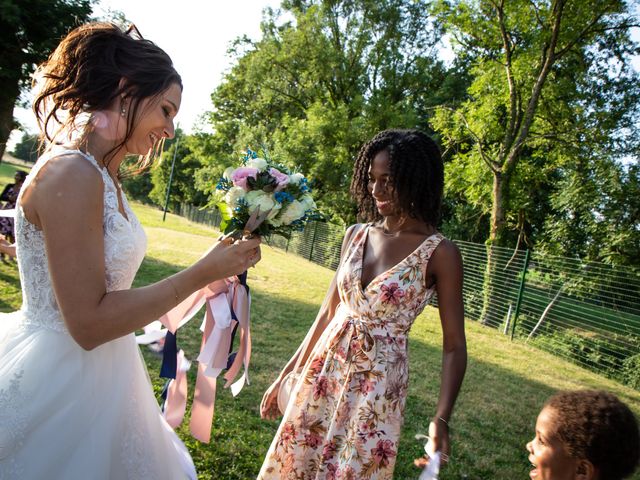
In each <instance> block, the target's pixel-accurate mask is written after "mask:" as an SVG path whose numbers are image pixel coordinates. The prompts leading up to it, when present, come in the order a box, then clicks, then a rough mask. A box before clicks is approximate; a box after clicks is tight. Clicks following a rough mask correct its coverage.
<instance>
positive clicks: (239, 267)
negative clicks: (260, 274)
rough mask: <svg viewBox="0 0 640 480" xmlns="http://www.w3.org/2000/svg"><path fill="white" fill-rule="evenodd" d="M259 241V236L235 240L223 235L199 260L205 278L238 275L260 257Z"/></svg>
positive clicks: (217, 278) (253, 264)
mask: <svg viewBox="0 0 640 480" xmlns="http://www.w3.org/2000/svg"><path fill="white" fill-rule="evenodd" d="M260 241H261V240H260V237H252V238H246V239H244V238H243V239H240V240H237V241H235V242H234V241H233V239H232V238H230V237H223V238H222V239H221V240H220V241H218V243H216V244H215V245H214V246H213V247H212V248H210V249H209V251H207V253H205V254H204V256H203V257H202V259H201V260H200V263H201V265H202V267H203V268H204V270H205V274H204V275H205V276H206V278H207V280H209V281H212V280H219V279H222V278H227V277H231V276H233V275H239V274H241V273H243V272H245V271H246V270H247V269H248V268H249V267H253V266H255V264H256V263H258V262H259V261H260V259H261V258H262V255H261V252H260Z"/></svg>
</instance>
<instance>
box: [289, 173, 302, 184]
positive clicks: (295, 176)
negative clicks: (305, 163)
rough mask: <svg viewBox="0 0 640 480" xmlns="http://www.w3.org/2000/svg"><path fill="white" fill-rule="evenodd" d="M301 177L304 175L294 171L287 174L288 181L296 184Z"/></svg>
mask: <svg viewBox="0 0 640 480" xmlns="http://www.w3.org/2000/svg"><path fill="white" fill-rule="evenodd" d="M303 178H304V175H302V174H301V173H294V174H293V175H291V176H289V183H291V184H293V185H298V184H299V183H300V181H301V180H302V179H303Z"/></svg>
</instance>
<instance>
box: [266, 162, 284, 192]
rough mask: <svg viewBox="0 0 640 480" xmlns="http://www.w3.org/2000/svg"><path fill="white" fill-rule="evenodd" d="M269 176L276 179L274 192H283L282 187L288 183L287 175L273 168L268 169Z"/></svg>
mask: <svg viewBox="0 0 640 480" xmlns="http://www.w3.org/2000/svg"><path fill="white" fill-rule="evenodd" d="M269 174H270V175H271V176H272V177H273V178H275V179H276V182H278V186H277V187H276V192H279V191H281V190H284V187H286V186H287V184H288V183H289V175H287V174H286V173H282V172H281V171H280V170H277V169H275V168H270V169H269Z"/></svg>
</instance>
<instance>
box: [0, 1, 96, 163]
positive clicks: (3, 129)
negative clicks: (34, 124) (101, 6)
mask: <svg viewBox="0 0 640 480" xmlns="http://www.w3.org/2000/svg"><path fill="white" fill-rule="evenodd" d="M93 1H94V0H0V44H1V45H2V51H1V53H0V159H1V158H2V155H3V154H4V149H5V147H6V143H7V140H8V138H9V134H10V133H11V130H13V128H14V127H15V126H16V124H15V121H14V119H13V108H14V106H15V104H16V101H17V100H18V98H19V96H20V92H21V91H22V90H23V89H24V88H25V87H27V85H28V83H29V80H30V75H31V74H32V73H33V72H34V70H35V67H36V65H37V64H39V63H41V62H43V61H44V60H45V59H46V58H47V57H48V56H49V54H50V53H51V51H52V50H53V49H54V48H55V47H56V45H57V44H58V43H59V42H60V39H61V38H62V37H63V36H64V35H65V34H66V33H67V32H68V31H69V30H70V29H71V28H73V27H75V26H77V25H79V24H81V23H83V22H86V21H87V20H89V17H90V15H91V8H92V7H91V4H92V3H93Z"/></svg>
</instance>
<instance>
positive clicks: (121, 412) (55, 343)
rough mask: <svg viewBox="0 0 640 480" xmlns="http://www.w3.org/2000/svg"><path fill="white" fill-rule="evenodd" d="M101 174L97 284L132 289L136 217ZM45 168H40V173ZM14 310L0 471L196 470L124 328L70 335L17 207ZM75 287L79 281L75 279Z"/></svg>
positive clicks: (37, 474)
mask: <svg viewBox="0 0 640 480" xmlns="http://www.w3.org/2000/svg"><path fill="white" fill-rule="evenodd" d="M69 153H75V154H81V155H82V156H83V157H84V158H86V159H87V161H89V162H91V163H92V164H93V165H94V166H95V167H96V168H97V169H98V171H99V172H100V173H101V175H102V178H103V181H104V250H105V271H106V278H105V283H106V286H107V290H108V291H113V290H122V289H127V288H130V287H131V282H132V281H133V278H134V276H135V274H136V271H137V269H138V267H139V266H140V263H141V262H142V258H143V257H144V253H145V248H146V237H145V234H144V232H143V230H142V227H141V226H140V223H139V222H138V220H137V219H136V217H135V216H134V214H133V212H132V211H131V209H130V208H129V206H128V204H127V203H126V200H125V199H124V198H123V206H124V208H125V212H126V214H127V217H128V219H129V220H127V219H125V217H124V216H123V215H122V214H121V213H120V212H119V211H118V197H117V195H118V194H117V190H116V187H115V185H114V183H113V181H112V180H111V177H110V176H109V175H108V173H107V171H106V170H105V169H103V168H101V167H99V166H98V164H97V163H96V161H95V160H94V159H93V157H91V156H90V155H85V154H82V153H81V152H78V151H70V150H60V149H58V150H54V151H53V152H51V153H50V154H46V155H45V156H43V157H42V158H40V159H39V160H38V162H37V163H36V165H35V166H34V168H33V170H32V172H31V174H30V175H29V177H28V178H27V180H26V182H25V184H24V185H25V186H24V187H23V191H24V190H25V189H26V187H27V186H28V185H29V182H30V181H31V179H32V178H34V177H35V176H36V175H37V173H38V171H39V170H40V168H41V167H42V166H43V165H44V164H45V163H46V161H47V160H48V159H49V158H51V157H52V156H53V155H67V154H69ZM44 173H46V172H43V174H44ZM15 228H16V239H17V254H18V267H19V269H20V280H21V282H22V302H23V303H22V308H21V309H20V310H19V311H17V312H14V313H11V314H0V479H2V480H5V479H6V480H13V479H20V480H31V479H33V480H42V479H45V478H46V479H65V480H81V479H82V480H84V479H87V480H88V479H91V480H100V479H105V480H106V479H117V480H120V479H145V480H146V479H168V480H175V479H184V478H196V473H195V468H194V466H193V462H192V461H191V457H190V456H189V453H188V451H187V449H186V447H185V446H184V444H183V443H182V442H181V441H180V440H179V439H178V437H177V436H176V434H175V433H174V432H173V430H172V429H171V427H169V425H168V424H167V423H166V422H165V420H164V418H163V417H162V416H161V412H160V410H159V407H158V404H157V402H156V399H155V398H154V395H153V390H152V388H151V384H150V381H149V377H148V375H147V371H146V369H145V365H144V363H143V361H142V357H141V355H140V351H139V349H138V346H137V345H136V341H135V338H134V335H133V334H130V335H127V336H125V337H122V338H119V339H116V340H113V341H111V342H108V343H105V344H103V345H101V346H99V347H97V348H95V349H94V350H92V351H85V350H83V349H82V348H81V347H80V346H79V345H78V344H77V343H76V342H75V341H74V340H73V338H72V337H71V336H70V334H69V332H68V331H67V328H66V327H65V324H64V321H63V319H62V317H61V315H60V311H59V309H58V305H57V304H56V298H55V295H54V292H53V289H52V287H51V280H50V277H49V270H48V263H47V255H46V251H45V244H44V238H43V233H42V232H41V231H40V230H39V229H38V228H36V227H35V226H34V225H33V224H31V223H29V221H28V220H27V219H26V218H25V217H24V214H23V212H22V209H21V207H20V199H19V200H18V207H17V209H16V223H15ZM78 288H81V285H78Z"/></svg>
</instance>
